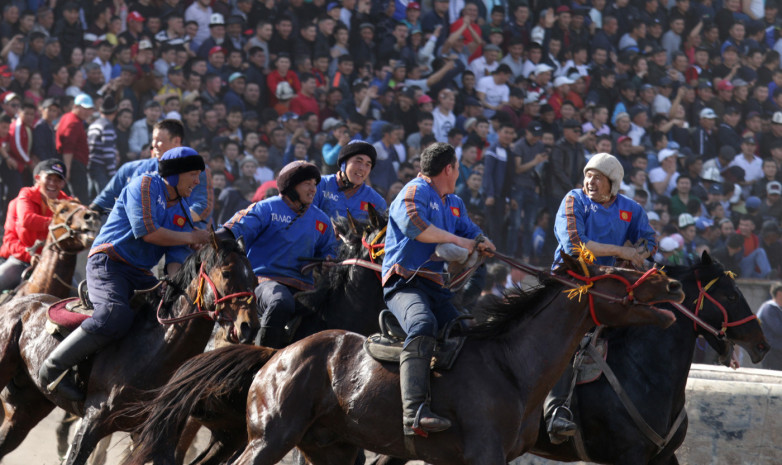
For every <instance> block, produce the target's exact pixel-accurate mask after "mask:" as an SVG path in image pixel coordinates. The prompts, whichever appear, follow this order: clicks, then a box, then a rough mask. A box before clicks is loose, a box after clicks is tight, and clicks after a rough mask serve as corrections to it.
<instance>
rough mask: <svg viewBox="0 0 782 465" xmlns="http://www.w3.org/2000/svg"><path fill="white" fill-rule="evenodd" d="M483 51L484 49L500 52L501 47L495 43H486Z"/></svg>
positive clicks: (485, 50)
mask: <svg viewBox="0 0 782 465" xmlns="http://www.w3.org/2000/svg"><path fill="white" fill-rule="evenodd" d="M483 51H484V52H500V51H501V50H500V48H499V47H497V46H496V45H494V44H489V45H484V46H483Z"/></svg>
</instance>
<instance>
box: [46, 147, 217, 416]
mask: <svg viewBox="0 0 782 465" xmlns="http://www.w3.org/2000/svg"><path fill="white" fill-rule="evenodd" d="M157 161H158V169H157V172H151V173H145V174H143V175H141V176H136V177H135V178H133V179H132V180H131V181H130V183H129V184H128V185H127V186H126V187H125V188H124V189H122V193H121V194H120V196H119V198H118V199H117V203H116V205H115V207H114V209H112V211H111V214H110V215H109V218H108V220H107V222H106V224H105V225H103V228H102V229H101V231H100V234H99V235H98V237H97V238H96V239H95V245H94V246H93V247H92V250H90V255H89V258H88V259H87V284H88V286H89V290H90V300H92V303H93V305H94V307H95V312H94V313H93V315H92V316H91V317H90V318H87V319H86V320H85V321H84V322H83V323H82V324H81V326H80V327H79V328H77V329H76V330H75V331H74V332H72V333H71V334H70V335H69V336H68V337H67V338H65V339H64V340H63V341H62V342H60V344H59V345H58V346H57V348H56V349H54V351H53V352H52V353H51V354H49V358H47V359H46V361H45V362H44V363H43V365H42V366H41V370H40V372H39V373H38V376H39V378H40V381H41V384H42V385H43V386H47V385H48V384H49V383H50V382H51V381H52V380H54V379H56V378H57V377H58V376H59V375H60V374H61V373H63V372H64V371H67V370H68V369H69V368H70V367H72V366H74V365H76V364H77V363H79V362H80V361H81V360H83V359H84V358H85V357H87V356H89V355H90V354H92V353H94V352H96V351H97V350H99V349H100V348H102V347H103V346H105V345H107V344H108V343H110V342H111V341H113V340H116V339H118V338H120V337H122V336H124V335H125V334H126V333H127V332H128V330H129V329H130V327H131V324H132V323H133V317H134V312H133V309H131V308H130V306H129V301H130V298H131V296H132V295H133V292H134V291H136V290H137V289H149V288H151V287H153V286H154V285H155V284H156V283H157V280H156V279H155V277H154V275H153V274H152V273H151V272H150V271H149V270H151V269H152V267H153V266H155V265H156V264H157V263H158V261H159V260H160V258H161V257H162V256H163V255H164V254H165V255H166V262H167V268H168V272H169V273H170V274H173V273H175V272H176V271H177V270H178V269H179V268H180V267H181V264H182V263H183V262H184V260H185V258H187V256H188V255H189V254H190V252H191V250H190V248H189V247H187V246H188V245H193V244H201V243H203V242H206V241H207V239H208V238H209V233H208V232H207V231H205V230H202V229H195V228H193V226H192V220H191V218H190V209H189V202H188V200H187V198H188V197H189V196H190V194H192V192H193V189H194V188H195V187H196V186H197V185H198V182H199V181H198V178H199V174H200V173H201V172H202V171H203V170H204V159H203V158H201V156H200V155H199V154H198V152H196V151H195V150H193V149H191V148H190V147H177V148H174V149H171V150H169V151H168V152H166V153H165V154H163V156H162V157H161V158H160V160H157ZM57 390H58V391H59V392H61V393H62V395H63V396H64V397H65V398H68V399H71V400H77V401H78V400H81V399H83V398H84V393H83V392H81V390H79V389H78V387H77V386H76V385H75V383H74V382H73V380H71V379H68V378H67V377H66V378H64V379H63V380H62V381H61V382H60V384H59V385H58V387H57Z"/></svg>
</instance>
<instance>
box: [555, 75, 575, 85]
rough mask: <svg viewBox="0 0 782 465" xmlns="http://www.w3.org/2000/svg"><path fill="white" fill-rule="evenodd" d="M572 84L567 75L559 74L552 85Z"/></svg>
mask: <svg viewBox="0 0 782 465" xmlns="http://www.w3.org/2000/svg"><path fill="white" fill-rule="evenodd" d="M570 84H573V80H572V79H570V78H569V77H567V76H560V77H558V78H556V79H554V87H559V86H563V85H570Z"/></svg>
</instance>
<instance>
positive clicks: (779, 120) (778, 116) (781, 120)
mask: <svg viewBox="0 0 782 465" xmlns="http://www.w3.org/2000/svg"><path fill="white" fill-rule="evenodd" d="M771 122H772V123H774V124H782V111H777V112H774V116H773V117H771Z"/></svg>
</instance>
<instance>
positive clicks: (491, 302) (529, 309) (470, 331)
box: [461, 279, 563, 339]
mask: <svg viewBox="0 0 782 465" xmlns="http://www.w3.org/2000/svg"><path fill="white" fill-rule="evenodd" d="M562 287H563V285H562V284H560V283H558V282H556V281H554V280H552V279H543V280H542V281H541V282H540V285H538V286H536V287H534V288H532V289H530V290H527V291H525V290H523V289H521V288H520V287H518V286H516V287H513V288H511V289H507V290H506V291H505V292H504V298H501V299H488V300H485V301H484V302H483V303H482V304H479V305H478V307H477V308H476V309H475V310H474V311H473V314H474V315H475V316H476V318H477V319H478V321H479V322H478V323H477V324H476V325H474V326H472V327H470V328H466V329H462V330H461V333H462V334H463V335H465V336H468V337H475V338H479V339H491V338H495V337H500V336H502V335H504V334H505V333H506V332H508V331H509V330H510V329H511V328H513V327H515V326H516V324H517V323H518V322H520V321H522V320H524V319H526V318H529V317H531V316H533V315H535V314H536V313H537V312H538V311H539V310H541V308H542V307H543V306H545V305H547V304H548V302H547V301H548V300H549V299H550V296H551V295H552V294H553V293H555V292H560V291H561V290H562Z"/></svg>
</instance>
